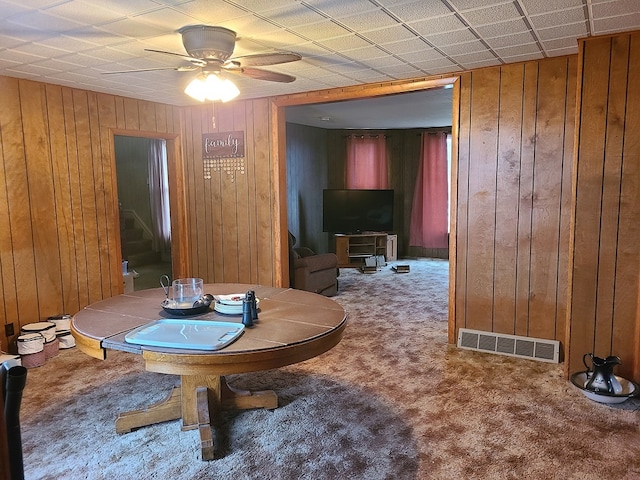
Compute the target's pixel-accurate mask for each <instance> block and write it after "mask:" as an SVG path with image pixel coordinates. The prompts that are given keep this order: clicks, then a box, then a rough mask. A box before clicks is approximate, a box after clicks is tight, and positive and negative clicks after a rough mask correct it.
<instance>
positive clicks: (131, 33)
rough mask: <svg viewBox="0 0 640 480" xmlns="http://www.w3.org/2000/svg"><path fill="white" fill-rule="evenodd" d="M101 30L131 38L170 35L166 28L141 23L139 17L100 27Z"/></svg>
mask: <svg viewBox="0 0 640 480" xmlns="http://www.w3.org/2000/svg"><path fill="white" fill-rule="evenodd" d="M99 30H103V31H106V32H109V33H112V34H114V35H121V36H125V37H130V38H145V37H155V36H158V35H164V34H166V33H168V32H167V29H166V28H163V27H160V26H158V25H151V24H149V23H146V22H143V21H140V20H139V19H138V17H136V18H127V19H125V20H117V21H115V22H111V23H106V24H104V25H100V27H99Z"/></svg>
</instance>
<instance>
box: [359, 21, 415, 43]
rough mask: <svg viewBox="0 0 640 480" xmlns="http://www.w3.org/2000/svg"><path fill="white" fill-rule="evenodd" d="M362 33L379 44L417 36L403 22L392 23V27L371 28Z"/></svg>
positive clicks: (408, 39) (411, 38)
mask: <svg viewBox="0 0 640 480" xmlns="http://www.w3.org/2000/svg"><path fill="white" fill-rule="evenodd" d="M359 33H361V32H359ZM361 35H362V36H363V37H366V38H367V39H369V40H371V41H372V42H374V43H378V44H384V43H397V42H400V41H411V40H414V39H415V38H416V36H415V35H414V34H413V32H411V31H410V30H409V29H408V28H406V27H405V26H404V25H401V24H396V25H392V26H391V27H385V28H380V29H377V30H369V31H367V32H366V33H361Z"/></svg>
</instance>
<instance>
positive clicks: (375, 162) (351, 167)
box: [345, 135, 388, 189]
mask: <svg viewBox="0 0 640 480" xmlns="http://www.w3.org/2000/svg"><path fill="white" fill-rule="evenodd" d="M345 184H346V187H347V188H369V189H385V188H388V187H387V185H388V173H387V144H386V139H385V136H384V135H363V136H355V135H349V136H348V137H347V178H346V182H345Z"/></svg>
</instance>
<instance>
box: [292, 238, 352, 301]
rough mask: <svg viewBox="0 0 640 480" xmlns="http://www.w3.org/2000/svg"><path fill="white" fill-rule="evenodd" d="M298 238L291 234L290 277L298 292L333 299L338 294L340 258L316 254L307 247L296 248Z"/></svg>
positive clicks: (330, 254) (333, 255)
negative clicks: (317, 294) (301, 291)
mask: <svg viewBox="0 0 640 480" xmlns="http://www.w3.org/2000/svg"><path fill="white" fill-rule="evenodd" d="M295 244H296V237H294V236H293V235H292V234H291V232H289V277H290V281H291V286H292V287H293V288H296V289H298V290H306V291H307V292H314V293H319V294H321V295H326V296H327V297H331V296H333V295H335V294H336V293H338V275H339V274H340V271H339V270H338V257H337V256H336V255H335V253H320V254H316V253H314V252H313V250H311V249H309V248H307V247H297V248H296V247H295Z"/></svg>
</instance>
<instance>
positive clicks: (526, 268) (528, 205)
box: [515, 62, 538, 336]
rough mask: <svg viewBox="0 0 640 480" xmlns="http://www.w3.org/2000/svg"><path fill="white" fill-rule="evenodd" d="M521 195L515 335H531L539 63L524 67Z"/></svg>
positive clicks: (527, 64) (519, 204)
mask: <svg viewBox="0 0 640 480" xmlns="http://www.w3.org/2000/svg"><path fill="white" fill-rule="evenodd" d="M524 69H525V70H524V88H523V93H522V94H523V108H522V137H521V145H520V193H519V196H518V245H517V249H518V256H517V272H516V324H515V333H516V335H523V336H527V335H529V300H530V288H531V235H532V231H531V226H532V225H531V223H532V211H533V182H534V178H533V177H534V168H535V145H536V124H537V100H538V99H537V93H538V63H537V62H528V63H526V64H525V66H524Z"/></svg>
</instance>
